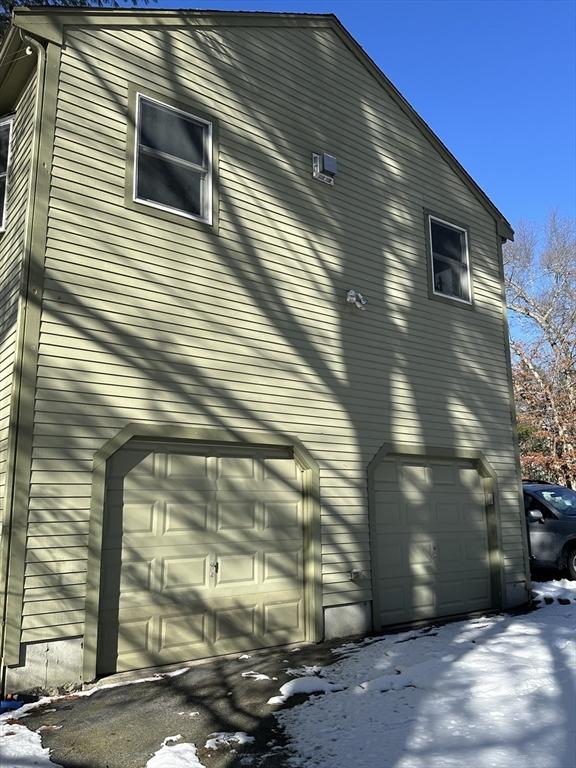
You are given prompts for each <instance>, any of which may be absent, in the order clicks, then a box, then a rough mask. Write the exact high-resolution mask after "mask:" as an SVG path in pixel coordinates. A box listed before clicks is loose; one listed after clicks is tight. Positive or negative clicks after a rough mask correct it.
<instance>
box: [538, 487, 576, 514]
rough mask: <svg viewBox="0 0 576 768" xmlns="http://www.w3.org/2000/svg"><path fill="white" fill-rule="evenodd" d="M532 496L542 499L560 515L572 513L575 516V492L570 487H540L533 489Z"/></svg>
mask: <svg viewBox="0 0 576 768" xmlns="http://www.w3.org/2000/svg"><path fill="white" fill-rule="evenodd" d="M534 496H536V497H537V498H540V499H542V501H544V502H545V503H546V504H548V505H549V506H551V507H552V509H555V510H556V511H557V512H560V513H561V514H562V515H574V516H575V517H576V492H575V491H572V490H570V488H559V487H554V488H542V489H540V490H538V491H534Z"/></svg>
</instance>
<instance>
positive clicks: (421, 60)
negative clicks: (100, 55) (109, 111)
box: [158, 0, 576, 224]
mask: <svg viewBox="0 0 576 768" xmlns="http://www.w3.org/2000/svg"><path fill="white" fill-rule="evenodd" d="M158 6H160V7H180V8H182V7H183V6H184V3H183V2H182V1H181V0H180V2H178V1H177V0H175V1H174V2H172V0H159V2H158ZM190 7H194V8H211V9H215V10H222V9H223V10H256V11H299V12H308V13H335V14H336V15H337V16H338V17H339V19H340V21H341V22H342V23H343V24H344V25H345V26H346V28H347V29H348V31H349V32H351V34H352V35H353V36H354V37H355V38H356V40H357V41H358V42H359V43H360V44H361V45H362V47H363V48H364V49H365V50H366V52H367V53H368V54H369V55H370V56H371V58H372V59H374V61H375V62H376V64H378V66H379V67H380V68H381V69H382V70H383V71H384V72H385V74H386V75H387V76H388V77H389V78H390V79H391V80H392V82H393V83H394V84H395V85H396V87H397V88H398V89H399V90H400V91H401V92H402V94H403V95H404V96H405V97H406V98H407V99H408V101H409V102H410V103H411V104H412V106H413V107H414V108H415V109H416V110H417V111H418V112H419V113H420V115H421V116H422V117H423V118H424V119H425V120H426V122H427V123H428V124H429V125H430V127H431V128H432V129H433V130H434V131H435V133H436V134H437V135H438V136H439V137H440V138H441V139H442V141H443V142H444V143H445V144H446V145H447V146H448V148H449V149H450V150H451V151H452V153H453V154H454V155H455V156H456V157H457V158H458V160H460V162H461V163H462V164H463V165H464V167H465V168H466V169H467V171H468V172H469V173H470V174H471V175H472V176H473V177H474V179H475V180H476V181H477V182H478V183H479V184H480V186H481V187H482V188H483V189H484V191H485V192H486V193H487V194H488V195H489V197H490V198H491V199H492V200H493V202H494V203H495V205H497V206H498V208H500V210H501V211H502V213H503V214H504V215H505V216H506V217H507V218H508V219H509V220H510V221H511V222H512V224H515V223H517V222H518V220H519V219H533V220H535V221H537V222H542V221H544V220H545V219H546V218H547V215H548V213H549V212H550V211H551V210H552V209H556V210H558V211H559V213H561V214H562V215H564V216H574V215H576V0H544V1H543V2H540V0H356V1H354V0H331V1H330V2H329V1H328V0H284V1H283V2H278V0H264V1H263V0H211V2H207V3H202V2H195V3H194V4H193V5H192V4H191V5H190Z"/></svg>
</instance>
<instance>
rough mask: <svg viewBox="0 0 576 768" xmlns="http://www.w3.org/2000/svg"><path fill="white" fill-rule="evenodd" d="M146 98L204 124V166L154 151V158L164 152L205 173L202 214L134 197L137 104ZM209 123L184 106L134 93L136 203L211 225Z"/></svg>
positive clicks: (138, 107) (137, 137) (138, 119)
mask: <svg viewBox="0 0 576 768" xmlns="http://www.w3.org/2000/svg"><path fill="white" fill-rule="evenodd" d="M143 100H144V101H148V102H152V103H153V104H158V105H159V106H160V107H162V108H163V109H166V110H169V111H170V112H175V113H176V114H178V115H183V116H184V117H186V118H188V119H191V120H193V121H194V122H196V123H199V124H200V125H202V126H205V128H206V130H205V132H204V134H203V136H204V142H205V144H204V152H205V157H206V166H207V167H206V168H204V167H203V166H199V165H196V164H195V163H190V162H188V161H186V160H182V159H181V158H179V157H177V156H176V155H169V154H166V153H163V152H155V153H154V154H155V155H156V156H157V157H162V156H163V155H165V156H166V157H167V158H169V159H170V160H173V161H176V162H178V163H180V164H181V165H185V166H187V167H189V168H190V169H191V170H193V171H196V172H201V173H204V174H205V176H204V181H203V183H202V213H203V214H204V215H202V216H195V215H194V214H193V213H190V212H189V211H185V210H182V209H181V208H173V207H171V206H168V205H163V204H162V203H158V202H156V201H155V200H146V199H145V198H141V197H138V196H137V192H138V149H139V144H140V142H139V138H140V105H141V104H142V101H143ZM212 135H213V130H212V123H211V122H210V121H209V120H205V119H204V118H201V117H198V116H197V115H195V114H194V113H192V112H187V111H186V110H184V109H179V108H178V107H173V106H172V105H171V104H166V103H165V102H163V101H159V100H158V99H154V98H152V97H151V96H147V95H146V94H145V93H140V92H137V93H136V120H135V129H134V171H133V182H132V190H133V191H132V200H133V202H135V203H141V204H142V205H149V206H150V207H151V208H157V209H158V210H161V211H168V212H169V213H174V214H176V215H177V216H182V217H184V218H186V219H192V220H194V221H200V222H202V223H204V224H212Z"/></svg>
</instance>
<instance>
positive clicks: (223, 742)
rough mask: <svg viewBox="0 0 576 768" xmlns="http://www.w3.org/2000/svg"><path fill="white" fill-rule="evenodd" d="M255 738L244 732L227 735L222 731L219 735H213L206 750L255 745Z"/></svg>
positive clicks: (206, 745)
mask: <svg viewBox="0 0 576 768" xmlns="http://www.w3.org/2000/svg"><path fill="white" fill-rule="evenodd" d="M253 743H254V736H248V734H247V733H244V731H236V732H235V733H225V732H223V731H220V732H219V733H211V734H210V736H209V737H208V741H207V742H206V744H205V745H204V749H219V748H220V747H232V746H234V745H235V744H239V745H240V746H243V745H245V744H253Z"/></svg>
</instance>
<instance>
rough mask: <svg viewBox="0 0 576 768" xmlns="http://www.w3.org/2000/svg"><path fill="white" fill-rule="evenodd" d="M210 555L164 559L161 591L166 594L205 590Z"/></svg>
mask: <svg viewBox="0 0 576 768" xmlns="http://www.w3.org/2000/svg"><path fill="white" fill-rule="evenodd" d="M207 583H208V555H206V554H205V555H200V556H199V555H196V556H194V555H189V556H188V557H182V556H169V557H163V558H161V561H160V591H161V592H164V593H169V592H176V591H180V590H188V589H200V588H205V587H206V586H207Z"/></svg>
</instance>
